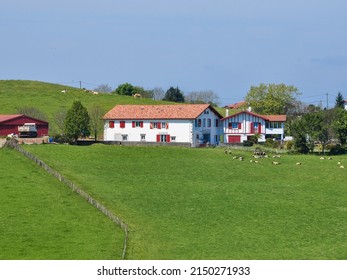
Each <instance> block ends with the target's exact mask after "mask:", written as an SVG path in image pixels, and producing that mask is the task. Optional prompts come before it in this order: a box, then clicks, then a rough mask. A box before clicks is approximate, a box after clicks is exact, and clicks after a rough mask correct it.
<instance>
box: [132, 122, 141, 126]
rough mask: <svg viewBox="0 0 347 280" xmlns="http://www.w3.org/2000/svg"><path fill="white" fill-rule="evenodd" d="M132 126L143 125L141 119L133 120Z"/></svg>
mask: <svg viewBox="0 0 347 280" xmlns="http://www.w3.org/2000/svg"><path fill="white" fill-rule="evenodd" d="M133 127H143V122H142V121H133Z"/></svg>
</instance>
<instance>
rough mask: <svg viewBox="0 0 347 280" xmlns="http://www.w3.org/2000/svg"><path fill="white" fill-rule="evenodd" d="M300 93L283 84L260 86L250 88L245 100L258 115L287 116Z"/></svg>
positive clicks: (294, 88)
mask: <svg viewBox="0 0 347 280" xmlns="http://www.w3.org/2000/svg"><path fill="white" fill-rule="evenodd" d="M300 94H301V93H300V92H299V91H298V89H297V88H296V87H294V86H287V85H285V84H260V85H259V86H257V87H254V86H252V87H251V89H250V90H249V92H248V93H247V95H246V98H245V100H246V101H247V102H248V103H249V104H250V106H251V107H252V110H253V111H254V112H255V113H258V114H264V115H265V114H269V115H271V114H274V115H281V114H287V113H288V112H290V110H291V109H292V108H293V107H294V106H296V104H295V103H296V101H297V100H296V96H298V95H300Z"/></svg>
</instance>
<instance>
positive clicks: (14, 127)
mask: <svg viewBox="0 0 347 280" xmlns="http://www.w3.org/2000/svg"><path fill="white" fill-rule="evenodd" d="M25 123H35V124H36V129H37V137H42V136H46V135H48V122H45V121H42V120H38V119H35V118H32V117H29V116H26V115H0V136H7V135H8V134H11V133H15V134H18V126H22V125H23V124H25Z"/></svg>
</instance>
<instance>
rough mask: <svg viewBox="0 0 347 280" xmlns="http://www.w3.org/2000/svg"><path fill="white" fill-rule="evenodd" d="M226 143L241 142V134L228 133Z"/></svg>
mask: <svg viewBox="0 0 347 280" xmlns="http://www.w3.org/2000/svg"><path fill="white" fill-rule="evenodd" d="M228 143H241V136H240V135H229V136H228Z"/></svg>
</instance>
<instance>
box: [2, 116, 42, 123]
mask: <svg viewBox="0 0 347 280" xmlns="http://www.w3.org/2000/svg"><path fill="white" fill-rule="evenodd" d="M22 118H27V119H30V120H33V122H38V123H44V124H48V122H46V121H43V120H39V119H35V118H32V117H29V116H26V115H23V114H17V115H0V123H5V122H8V121H11V120H20V119H22Z"/></svg>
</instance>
